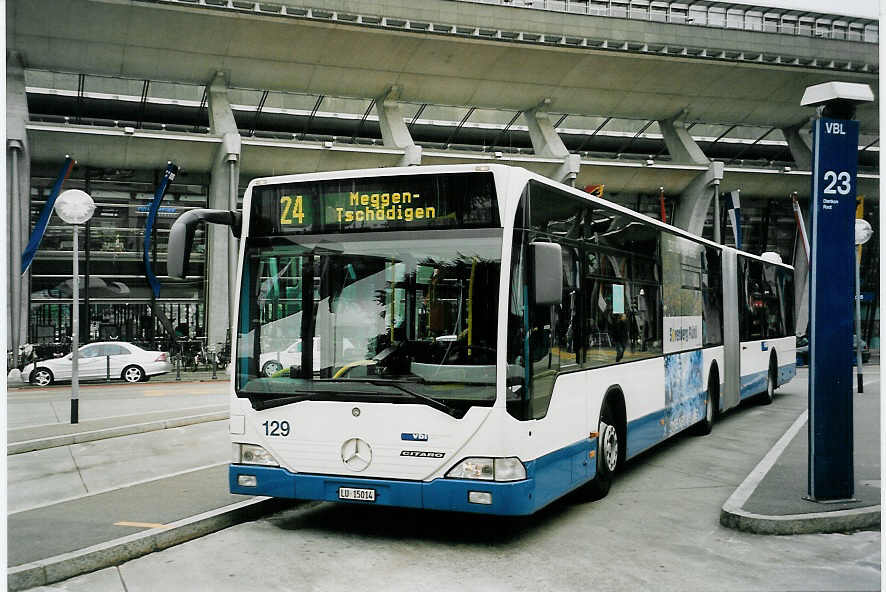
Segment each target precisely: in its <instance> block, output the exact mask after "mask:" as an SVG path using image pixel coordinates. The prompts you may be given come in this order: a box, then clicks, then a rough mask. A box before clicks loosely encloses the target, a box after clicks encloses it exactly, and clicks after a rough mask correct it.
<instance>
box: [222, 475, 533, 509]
mask: <svg viewBox="0 0 886 592" xmlns="http://www.w3.org/2000/svg"><path fill="white" fill-rule="evenodd" d="M240 475H252V476H254V477H255V478H256V480H257V485H256V486H255V487H243V486H241V485H238V483H237V477H239V476H240ZM229 482H230V487H231V493H241V494H246V495H266V496H270V497H282V498H293V499H305V500H320V501H327V502H344V503H352V504H366V505H372V504H375V505H380V506H399V507H403V508H424V509H427V510H449V511H455V512H475V513H481V514H498V515H508V516H520V515H526V514H531V513H533V512H534V511H535V510H536V509H538V508H537V506H536V503H535V501H536V500H535V499H534V497H535V496H534V491H535V480H534V479H531V478H530V479H524V480H522V481H509V482H492V481H474V480H468V479H434V480H433V481H427V482H426V481H398V480H395V479H364V478H352V477H343V476H336V475H307V474H302V473H291V472H289V471H287V470H286V469H282V468H279V467H264V466H257V465H236V464H232V465H231V466H230V471H229ZM340 487H356V488H363V489H374V490H375V496H376V499H375V501H374V502H362V501H345V500H340V499H339V497H338V490H339V488H340ZM469 491H482V492H486V493H490V494H492V503H491V504H475V503H471V502H469V501H468V492H469Z"/></svg>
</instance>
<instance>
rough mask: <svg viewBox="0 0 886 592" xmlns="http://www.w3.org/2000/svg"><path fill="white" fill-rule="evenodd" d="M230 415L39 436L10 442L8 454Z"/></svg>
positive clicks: (207, 414) (208, 414)
mask: <svg viewBox="0 0 886 592" xmlns="http://www.w3.org/2000/svg"><path fill="white" fill-rule="evenodd" d="M229 417H230V412H229V411H216V412H214V413H205V414H203V415H190V416H187V417H176V418H170V419H158V420H156V421H149V422H145V423H136V424H130V425H123V426H118V427H113V428H105V429H101V430H93V431H91V432H79V433H76V434H64V435H61V436H50V437H49V438H39V439H36V440H23V441H20V442H10V443H9V444H8V445H7V447H6V455H7V456H12V455H13V454H22V453H24V452H33V451H35V450H44V449H46V448H56V447H58V446H69V445H71V444H82V443H83V442H93V441H95V440H104V439H106V438H117V437H119V436H130V435H132V434H142V433H145V432H154V431H157V430H166V429H170V428H180V427H183V426H188V425H194V424H198V423H204V422H209V421H222V420H226V419H228V418H229Z"/></svg>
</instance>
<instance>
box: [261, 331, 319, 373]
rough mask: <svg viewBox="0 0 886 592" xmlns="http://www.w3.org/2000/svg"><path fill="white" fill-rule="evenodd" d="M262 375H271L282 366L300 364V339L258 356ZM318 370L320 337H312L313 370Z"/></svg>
mask: <svg viewBox="0 0 886 592" xmlns="http://www.w3.org/2000/svg"><path fill="white" fill-rule="evenodd" d="M259 364H260V365H261V375H262V376H272V375H273V374H274V373H275V372H279V371H280V370H282V369H283V368H288V367H290V366H301V339H299V340H298V341H296V342H295V343H293V344H292V345H290V346H289V347H287V348H286V349H285V350H283V351H275V352H265V353H263V354H262V355H261V356H260V357H259ZM319 370H320V338H319V337H314V372H318V371H319Z"/></svg>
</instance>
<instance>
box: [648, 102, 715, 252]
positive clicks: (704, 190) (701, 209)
mask: <svg viewBox="0 0 886 592" xmlns="http://www.w3.org/2000/svg"><path fill="white" fill-rule="evenodd" d="M682 115H683V114H682V113H681V114H679V115H678V116H677V117H680V116H682ZM677 117H672V118H670V119H663V120H660V121H659V122H658V127H659V129H661V134H662V138H663V139H664V143H665V146H666V147H667V149H668V154H670V155H671V159H672V160H673V161H674V162H680V163H689V164H700V165H704V166H707V167H708V169H707V170H706V171H704V172H703V173H699V175H698V176H697V177H695V179H693V180H692V182H691V183H689V185H688V186H687V187H686V189H684V190H683V193H681V194H680V201H679V203H678V206H677V212H676V214H675V216H674V220H673V221H672V223H673V224H674V226H677V227H679V228H683V229H684V230H688V231H689V232H691V233H693V234H697V235H699V236H701V234H702V233H703V232H704V223H705V220H706V219H707V215H708V209H709V208H710V207H711V202H712V201H713V199H714V196H715V195H716V194H717V193H718V191H717V190H718V186H719V184H720V181H721V180H722V179H723V163H722V162H711V161H710V160H709V159H708V157H707V156H705V153H704V152H702V150H701V148H699V146H698V144H696V143H695V140H693V139H692V136H690V135H689V132H688V131H687V130H686V127H685V126H684V125H683V122H682V121H678V120H677ZM716 224H717V221H715V225H716Z"/></svg>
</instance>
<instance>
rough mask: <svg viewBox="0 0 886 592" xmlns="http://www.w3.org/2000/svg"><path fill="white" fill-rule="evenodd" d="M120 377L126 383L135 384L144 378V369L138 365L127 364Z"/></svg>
mask: <svg viewBox="0 0 886 592" xmlns="http://www.w3.org/2000/svg"><path fill="white" fill-rule="evenodd" d="M120 378H122V379H123V380H125V381H126V382H128V383H131V384H135V383H137V382H141V381H143V380H144V379H145V371H144V370H142V369H141V367H139V366H127V367H126V368H124V369H123V372H122V373H121V374H120Z"/></svg>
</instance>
